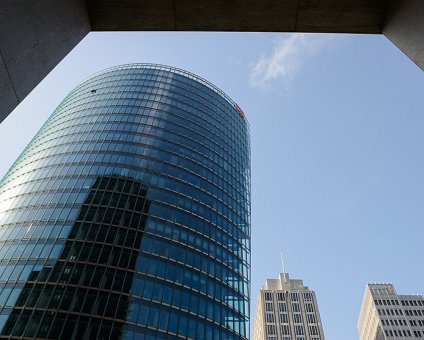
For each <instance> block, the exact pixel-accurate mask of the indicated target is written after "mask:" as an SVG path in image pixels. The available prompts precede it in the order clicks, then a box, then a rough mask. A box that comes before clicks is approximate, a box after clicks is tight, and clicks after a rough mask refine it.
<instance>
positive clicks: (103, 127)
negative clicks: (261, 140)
mask: <svg viewBox="0 0 424 340" xmlns="http://www.w3.org/2000/svg"><path fill="white" fill-rule="evenodd" d="M249 286H250V145H249V127H248V123H247V121H246V118H245V117H244V114H243V111H242V110H241V109H240V108H239V106H238V105H237V104H235V103H234V102H233V101H232V100H231V99H230V98H229V97H228V96H227V95H225V94H224V93H223V92H222V91H221V90H219V89H218V88H216V87H215V86H214V85H212V84H210V83H209V82H207V81H206V80H204V79H202V78H200V77H198V76H196V75H193V74H191V73H189V72H186V71H183V70H179V69H175V68H171V67H166V66H161V65H152V64H133V65H123V66H118V67H114V68H111V69H108V70H105V71H102V72H100V73H98V74H96V75H94V76H93V77H91V78H89V79H88V80H86V81H84V82H83V83H81V84H80V85H79V86H77V87H76V88H75V89H74V90H73V91H71V92H70V94H69V95H68V96H67V97H66V98H65V99H64V101H63V102H62V103H61V104H60V105H59V106H58V108H57V109H56V110H55V112H54V113H53V114H52V116H51V117H50V118H49V119H48V120H47V122H46V123H45V124H44V126H43V127H42V128H41V130H40V131H39V132H38V133H37V135H36V136H35V137H34V138H33V140H32V141H31V142H30V144H29V145H28V146H27V147H26V149H25V150H24V151H23V153H22V154H21V155H20V157H19V158H18V160H17V161H16V162H15V163H14V165H13V166H12V167H11V169H10V170H9V172H8V173H7V174H6V175H5V177H4V178H3V179H2V181H1V182H0V333H1V335H2V336H3V337H16V338H18V337H19V338H21V337H24V338H33V337H35V338H64V339H65V338H66V339H78V340H80V339H93V338H99V339H119V338H122V339H173V338H180V339H181V338H188V339H214V340H215V339H247V338H249Z"/></svg>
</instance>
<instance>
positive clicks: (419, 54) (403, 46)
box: [383, 0, 424, 70]
mask: <svg viewBox="0 0 424 340" xmlns="http://www.w3.org/2000/svg"><path fill="white" fill-rule="evenodd" d="M383 34H384V35H385V36H386V37H387V38H388V39H389V40H390V41H391V42H392V43H393V44H395V45H396V46H397V47H398V48H399V49H400V50H401V51H402V52H403V53H405V54H406V55H407V56H408V57H409V58H410V59H411V60H412V61H413V62H414V63H415V64H417V65H418V67H420V68H421V69H422V70H424V0H391V2H390V5H389V7H388V10H387V15H386V22H385V24H384V28H383Z"/></svg>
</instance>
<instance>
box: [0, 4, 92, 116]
mask: <svg viewBox="0 0 424 340" xmlns="http://www.w3.org/2000/svg"><path fill="white" fill-rule="evenodd" d="M0 23H1V27H0V86H1V88H0V89H1V90H0V122H1V121H3V120H4V119H5V118H6V117H7V115H8V114H9V113H10V112H11V111H12V110H13V109H14V108H15V107H16V106H17V105H18V104H19V102H21V101H22V100H23V99H24V98H25V97H26V96H27V95H28V94H29V93H30V92H31V91H32V89H33V88H34V87H35V86H37V85H38V83H39V82H40V81H41V80H42V79H43V78H44V77H45V76H46V75H47V74H48V73H49V72H50V71H51V70H52V69H53V68H54V67H55V66H56V64H58V63H59V62H60V61H61V60H62V59H63V57H65V55H67V54H68V53H69V52H70V51H71V50H72V48H73V47H74V46H75V45H76V44H78V42H79V41H80V40H81V39H82V38H83V37H84V36H85V35H86V34H87V33H88V32H89V31H90V22H89V17H88V12H87V8H86V4H85V1H84V0H62V1H60V0H14V1H2V2H1V4H0Z"/></svg>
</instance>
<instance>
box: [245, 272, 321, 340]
mask: <svg viewBox="0 0 424 340" xmlns="http://www.w3.org/2000/svg"><path fill="white" fill-rule="evenodd" d="M324 339H325V338H324V331H323V328H322V323H321V317H320V314H319V310H318V304H317V299H316V296H315V292H314V291H312V290H310V289H309V288H308V287H307V286H304V285H303V281H302V280H293V279H290V278H289V274H287V273H281V274H280V277H279V278H278V279H268V280H266V283H265V285H263V286H262V287H261V289H260V291H259V294H258V301H257V304H256V315H255V323H254V328H253V340H324Z"/></svg>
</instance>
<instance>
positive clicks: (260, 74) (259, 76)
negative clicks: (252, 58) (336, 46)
mask: <svg viewBox="0 0 424 340" xmlns="http://www.w3.org/2000/svg"><path fill="white" fill-rule="evenodd" d="M331 37H333V36H331V35H316V34H307V33H292V34H290V35H289V36H288V37H287V36H285V37H282V38H280V39H279V40H278V41H276V43H275V45H274V50H273V51H272V53H271V54H270V55H265V54H263V55H262V56H261V57H260V59H259V61H258V62H257V63H256V64H255V65H254V66H253V68H252V70H251V73H250V85H251V86H253V87H261V88H264V89H265V88H267V87H268V86H269V85H270V83H271V82H272V81H273V80H277V79H281V78H282V79H284V80H285V82H286V83H287V82H288V81H290V80H292V79H293V77H294V75H295V74H296V73H297V72H298V71H299V69H300V68H301V66H302V65H303V63H304V62H305V61H306V60H307V59H308V58H310V57H311V56H312V55H314V54H315V53H316V52H318V51H319V50H320V49H321V48H322V47H323V46H325V45H326V43H327V42H328V41H329V40H331Z"/></svg>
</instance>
